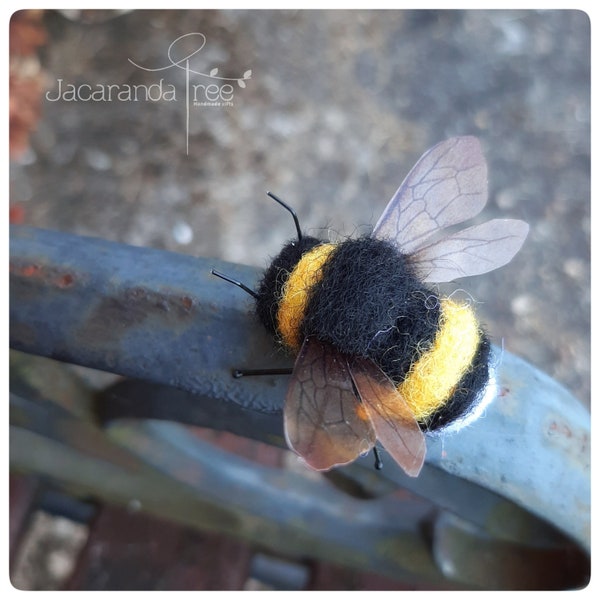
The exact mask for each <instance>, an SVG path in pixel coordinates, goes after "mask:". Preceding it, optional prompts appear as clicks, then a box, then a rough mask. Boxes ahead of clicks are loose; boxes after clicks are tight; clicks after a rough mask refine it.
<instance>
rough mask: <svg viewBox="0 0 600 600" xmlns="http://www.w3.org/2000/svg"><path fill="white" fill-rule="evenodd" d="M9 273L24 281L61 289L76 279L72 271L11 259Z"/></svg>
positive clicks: (70, 284) (67, 286) (69, 285)
mask: <svg viewBox="0 0 600 600" xmlns="http://www.w3.org/2000/svg"><path fill="white" fill-rule="evenodd" d="M10 274H11V275H12V276H13V277H19V278H20V279H22V280H25V281H31V282H33V281H36V282H40V283H41V284H42V285H48V286H52V287H57V288H61V289H64V288H69V287H71V286H72V285H73V284H74V283H75V282H76V281H77V275H76V273H75V272H73V271H70V270H67V269H60V268H58V267H55V266H52V267H50V266H47V265H41V264H38V263H32V262H26V263H18V262H16V261H11V263H10Z"/></svg>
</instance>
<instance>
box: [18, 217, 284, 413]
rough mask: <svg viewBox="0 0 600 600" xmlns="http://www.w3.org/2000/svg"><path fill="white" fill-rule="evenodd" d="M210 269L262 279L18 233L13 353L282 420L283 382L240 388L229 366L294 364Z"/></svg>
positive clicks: (242, 271)
mask: <svg viewBox="0 0 600 600" xmlns="http://www.w3.org/2000/svg"><path fill="white" fill-rule="evenodd" d="M212 266H214V267H217V268H219V269H220V270H222V271H224V272H226V273H229V274H230V275H232V276H234V277H237V278H239V279H240V280H242V281H246V282H248V284H249V285H252V284H253V283H254V281H255V279H256V277H257V275H258V273H257V270H256V269H252V268H250V267H243V266H240V265H232V264H228V263H223V262H221V261H218V260H211V261H209V260H207V259H199V258H198V259H196V258H193V257H190V256H184V255H181V254H175V253H171V252H163V251H158V250H154V249H151V248H138V247H134V246H127V245H124V244H117V243H113V242H107V241H104V240H100V239H96V238H85V237H80V236H75V235H69V234H64V233H58V232H52V231H45V230H40V229H35V228H30V227H25V226H20V227H19V226H12V227H11V241H10V344H11V347H12V348H15V349H17V350H22V351H25V352H29V353H33V354H41V355H43V356H48V357H51V358H56V359H58V360H62V361H66V362H71V363H75V364H82V365H85V366H91V367H94V368H96V369H100V370H105V371H110V372H114V373H118V374H121V375H125V376H128V377H134V378H138V379H144V380H146V381H150V382H154V383H164V384H167V385H170V386H174V387H177V388H180V389H184V390H187V391H190V392H193V393H196V394H204V395H205V397H207V398H214V399H218V400H221V401H229V402H233V403H236V404H240V405H242V406H244V407H245V408H248V409H251V410H258V411H262V412H277V411H279V410H280V409H281V403H282V399H283V397H284V395H285V388H286V381H285V378H282V377H267V378H263V379H262V380H260V381H259V380H257V379H256V378H255V379H254V380H248V381H245V382H244V385H240V384H239V382H238V381H235V380H233V379H232V377H231V368H232V366H235V365H245V366H248V367H252V366H262V365H264V364H265V363H266V364H267V365H268V366H273V367H281V366H289V365H290V364H291V361H290V359H289V358H287V359H286V358H285V357H283V356H282V355H281V354H280V353H279V352H278V350H277V349H276V348H275V346H274V345H273V342H272V340H271V339H270V337H269V336H268V335H267V334H266V332H264V331H263V329H262V328H260V327H258V325H257V324H256V323H254V322H253V320H252V319H249V318H248V312H250V311H251V310H252V305H251V303H250V302H249V300H248V299H246V298H243V297H241V296H240V291H239V290H238V289H237V288H234V286H228V285H226V284H224V283H223V281H221V280H220V279H218V278H216V277H214V276H212V275H211V274H210V268H211V267H212ZM265 389H268V390H269V393H268V394H265V393H264V390H265Z"/></svg>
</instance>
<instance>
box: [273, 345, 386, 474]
mask: <svg viewBox="0 0 600 600" xmlns="http://www.w3.org/2000/svg"><path fill="white" fill-rule="evenodd" d="M284 429H285V436H286V441H287V443H288V446H289V447H290V448H291V449H292V450H294V451H295V452H296V453H297V454H299V455H300V456H301V457H302V458H303V459H304V460H305V461H306V463H307V464H308V465H309V466H311V467H312V468H313V469H317V470H319V471H325V470H327V469H331V468H332V467H335V466H339V465H344V464H347V463H349V462H352V461H353V460H354V459H356V458H357V457H358V456H359V455H361V454H364V453H365V452H367V451H369V450H370V449H371V448H372V447H373V446H374V444H375V433H374V431H373V426H372V425H371V422H370V421H369V418H368V416H367V415H366V414H365V412H364V411H363V410H362V407H361V404H360V402H359V400H358V398H357V396H356V394H355V392H354V388H353V386H352V378H351V376H350V372H349V370H348V363H347V362H346V359H345V358H344V357H343V356H342V355H341V354H340V353H339V352H338V351H337V350H335V348H333V347H332V346H330V345H328V344H324V343H322V342H319V341H318V340H317V339H316V338H307V339H306V340H305V342H304V344H303V346H302V348H301V350H300V353H299V354H298V358H297V359H296V364H295V366H294V371H293V374H292V380H291V382H290V386H289V388H288V393H287V396H286V400H285V408H284Z"/></svg>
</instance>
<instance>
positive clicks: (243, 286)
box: [210, 269, 258, 300]
mask: <svg viewBox="0 0 600 600" xmlns="http://www.w3.org/2000/svg"><path fill="white" fill-rule="evenodd" d="M210 272H211V273H212V274H213V275H216V276H217V277H220V278H221V279H224V280H225V281H228V282H229V283H233V285H237V286H238V287H239V288H242V289H243V290H244V291H245V292H246V293H248V294H250V295H251V296H252V297H253V298H254V299H255V300H258V294H257V293H256V292H255V291H254V290H252V289H250V288H249V287H248V286H247V285H244V284H243V283H242V282H241V281H238V280H237V279H232V278H231V277H229V276H227V275H225V274H223V273H221V272H220V271H217V270H216V269H211V270H210Z"/></svg>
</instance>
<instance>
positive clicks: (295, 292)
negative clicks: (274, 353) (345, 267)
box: [277, 244, 335, 352]
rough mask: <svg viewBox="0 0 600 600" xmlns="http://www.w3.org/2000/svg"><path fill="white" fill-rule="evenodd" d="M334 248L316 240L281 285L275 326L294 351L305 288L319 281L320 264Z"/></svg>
mask: <svg viewBox="0 0 600 600" xmlns="http://www.w3.org/2000/svg"><path fill="white" fill-rule="evenodd" d="M334 248H335V244H320V245H319V246H315V247H314V248H312V249H311V250H309V251H308V252H306V253H304V254H303V255H302V258H301V259H300V260H299V261H298V264H297V265H296V266H295V267H294V269H293V270H292V272H291V273H290V275H289V277H288V279H287V281H286V282H285V284H284V286H283V291H282V294H281V300H280V301H279V310H278V311H277V329H278V330H279V333H280V334H281V337H282V338H283V342H284V344H285V345H286V346H288V347H289V348H290V349H291V350H292V351H294V352H298V351H299V350H300V346H301V345H302V340H301V339H300V324H301V323H302V319H303V318H304V314H305V312H306V306H307V304H308V298H309V292H310V290H311V288H312V287H313V286H314V285H316V284H317V283H319V281H321V278H322V276H323V270H322V267H323V265H324V264H325V261H326V260H327V259H328V258H329V255H330V254H331V252H332V250H333V249H334Z"/></svg>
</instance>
